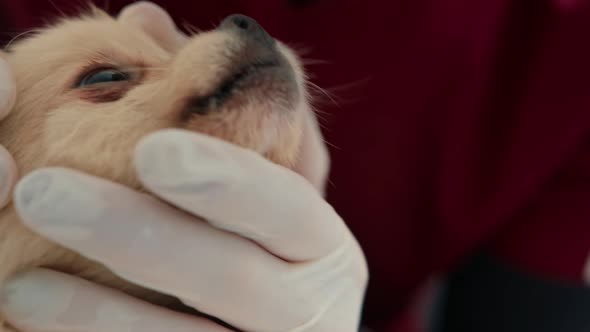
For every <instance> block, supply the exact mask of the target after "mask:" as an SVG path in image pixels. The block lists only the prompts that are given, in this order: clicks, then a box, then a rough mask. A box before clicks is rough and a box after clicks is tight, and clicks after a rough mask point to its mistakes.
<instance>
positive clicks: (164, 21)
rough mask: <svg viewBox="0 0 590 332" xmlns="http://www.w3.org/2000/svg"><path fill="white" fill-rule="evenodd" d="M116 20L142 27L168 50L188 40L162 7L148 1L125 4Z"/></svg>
mask: <svg viewBox="0 0 590 332" xmlns="http://www.w3.org/2000/svg"><path fill="white" fill-rule="evenodd" d="M118 20H119V21H120V22H124V23H126V24H132V25H135V26H137V27H139V28H141V29H143V30H144V31H145V32H147V33H148V34H149V35H150V36H152V38H154V40H156V41H157V42H158V43H159V44H160V46H162V47H163V48H164V49H166V50H168V51H175V50H177V49H178V48H179V47H182V46H183V45H184V44H185V43H186V42H187V41H188V37H187V36H186V35H185V34H184V33H182V32H181V31H180V30H178V29H177V27H176V25H175V24H174V20H172V18H171V17H170V15H168V13H167V12H166V11H165V10H164V9H162V7H160V6H158V5H156V4H155V3H152V2H149V1H138V2H135V3H133V4H130V5H127V6H126V7H125V8H123V10H122V11H121V13H119V16H118Z"/></svg>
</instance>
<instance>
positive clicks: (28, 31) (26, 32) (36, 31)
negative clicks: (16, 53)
mask: <svg viewBox="0 0 590 332" xmlns="http://www.w3.org/2000/svg"><path fill="white" fill-rule="evenodd" d="M41 31H42V30H40V29H31V30H27V31H24V32H21V33H19V34H18V35H16V36H14V37H12V39H10V40H9V41H8V43H6V45H5V46H4V49H5V50H8V49H10V46H11V45H12V44H13V43H14V42H16V41H17V40H18V39H19V38H21V37H24V36H26V35H28V34H32V33H39V32H41ZM56 53H57V52H56Z"/></svg>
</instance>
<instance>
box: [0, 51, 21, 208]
mask: <svg viewBox="0 0 590 332" xmlns="http://www.w3.org/2000/svg"><path fill="white" fill-rule="evenodd" d="M15 100H16V87H15V84H14V80H13V77H12V72H11V70H10V67H9V66H8V63H7V62H6V61H4V60H3V54H2V51H0V120H2V119H4V118H5V117H6V116H7V115H8V114H9V113H10V111H12V107H13V106H14V102H15ZM16 177H17V171H16V164H15V163H14V159H13V158H12V156H11V155H10V153H9V152H8V151H6V149H5V148H4V147H3V146H1V145H0V208H2V207H4V206H6V204H8V202H9V201H10V198H11V197H12V187H13V186H14V183H15V181H16Z"/></svg>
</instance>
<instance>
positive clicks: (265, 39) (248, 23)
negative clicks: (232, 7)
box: [218, 14, 275, 47]
mask: <svg viewBox="0 0 590 332" xmlns="http://www.w3.org/2000/svg"><path fill="white" fill-rule="evenodd" d="M218 29H227V30H231V31H235V32H237V33H239V34H241V35H242V36H244V37H246V38H252V39H254V40H256V41H258V42H260V43H262V44H263V45H264V46H267V47H273V46H274V44H275V40H274V38H272V37H271V36H270V35H269V34H268V33H267V32H266V31H265V30H264V29H263V28H262V26H260V24H258V22H256V21H255V20H254V19H253V18H250V17H248V16H246V15H241V14H234V15H230V16H228V17H226V18H225V19H223V21H221V24H220V25H219V27H218Z"/></svg>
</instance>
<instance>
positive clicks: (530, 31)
mask: <svg viewBox="0 0 590 332" xmlns="http://www.w3.org/2000/svg"><path fill="white" fill-rule="evenodd" d="M108 2H109V4H108V7H109V11H110V12H112V13H116V12H118V10H119V9H120V8H121V7H122V6H123V5H124V4H127V3H129V1H118V0H111V1H108ZM156 2H158V1H156ZM73 3H76V2H71V1H60V0H53V1H46V0H42V1H41V0H40V1H34V0H14V1H10V0H1V1H0V22H1V27H0V31H1V32H3V33H4V34H3V36H2V37H3V38H4V41H6V40H8V39H10V38H11V37H12V36H14V35H16V34H17V33H20V32H23V31H26V30H27V29H29V28H31V27H34V26H38V25H39V24H41V23H43V21H46V20H48V19H49V18H51V17H53V16H55V14H56V13H57V12H58V11H57V8H59V10H61V11H63V12H66V13H72V12H75V11H76V8H79V7H80V6H79V5H75V6H74V5H73ZM159 3H160V4H161V5H162V6H163V7H164V8H166V9H167V10H168V11H169V12H170V13H171V15H172V16H173V17H175V18H176V19H177V20H178V23H179V24H182V23H183V22H189V23H191V24H192V25H195V26H197V27H199V28H202V29H207V28H212V27H214V25H215V24H216V23H218V22H220V20H221V19H222V18H223V17H225V16H226V15H228V14H231V13H234V12H239V13H243V14H246V15H249V16H252V17H254V18H255V19H256V20H258V21H259V22H260V23H261V24H262V25H263V26H264V27H265V28H266V30H268V31H269V32H270V33H271V34H273V35H274V36H275V37H277V38H278V39H281V40H283V41H285V42H288V43H293V44H295V45H300V46H305V47H306V48H308V49H309V50H310V51H309V53H308V54H307V55H306V57H308V58H309V59H313V60H322V61H326V63H325V64H316V65H312V66H310V67H309V68H308V69H309V71H310V72H311V73H312V79H313V81H314V82H315V83H317V84H318V85H319V86H321V87H323V88H326V89H327V90H328V91H331V92H332V93H333V94H334V96H335V98H336V100H337V102H338V105H336V104H334V103H331V102H329V101H325V102H323V103H321V104H320V107H319V108H320V110H321V111H322V115H321V117H322V123H323V126H324V129H325V131H324V133H325V135H326V140H327V141H328V142H329V143H331V144H330V147H331V153H332V158H333V168H332V172H331V181H330V186H329V194H328V199H329V201H330V202H331V203H332V204H333V205H334V206H335V207H336V209H337V211H338V212H339V213H340V214H341V215H342V216H343V218H344V219H345V220H346V221H347V222H348V224H349V225H350V227H351V229H352V230H353V232H354V233H355V234H356V236H357V237H358V238H359V240H360V242H361V244H362V246H363V248H364V250H365V252H366V254H367V257H368V261H369V265H370V270H371V283H370V287H369V291H368V295H367V302H366V307H365V322H366V324H367V325H369V326H370V327H372V328H373V329H374V330H376V331H410V330H411V325H413V324H414V323H413V322H412V317H413V316H412V315H411V314H407V313H408V312H410V311H409V309H408V308H409V303H411V302H412V299H413V297H414V295H415V294H416V291H417V290H418V288H419V287H420V286H421V285H422V284H423V283H424V282H425V281H426V279H427V278H428V277H429V276H432V275H435V274H437V273H444V272H446V271H450V270H453V269H455V268H458V267H461V266H462V265H463V264H464V263H466V262H468V261H469V260H470V258H471V257H472V256H474V255H475V254H478V253H481V252H485V253H486V254H487V255H490V256H492V257H494V259H496V260H498V261H500V262H502V264H505V265H506V266H514V267H517V268H518V269H519V270H521V271H525V272H526V273H527V274H530V275H536V276H541V277H543V278H547V279H549V280H555V281H558V282H561V283H566V284H571V285H579V284H581V282H582V269H583V266H584V264H585V262H586V260H587V256H588V253H589V251H590V240H589V238H590V226H589V225H588V222H587V221H588V217H589V216H590V208H589V204H588V201H589V199H590V177H589V176H588V171H589V170H590V153H589V140H588V138H589V135H588V134H589V132H590V130H589V129H590V94H589V91H588V86H590V84H589V78H590V43H589V42H588V32H589V31H590V8H589V6H588V4H587V3H584V2H583V1H572V0H570V1H558V0H555V1H544V0H530V1H527V0H521V1H510V0H496V1H472V0H446V1H445V0H413V1H398V0H390V1H352V0H315V1H314V0H299V1H297V0H291V1H287V0H284V1H279V0H257V1H245V0H241V1H240V0H216V1H180V0H178V1H174V0H167V1H163V0H162V1H159ZM97 4H98V5H99V6H101V3H100V2H97ZM101 7H105V6H101Z"/></svg>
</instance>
